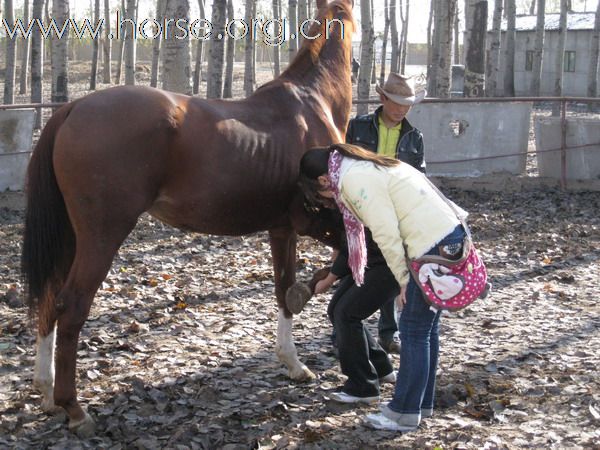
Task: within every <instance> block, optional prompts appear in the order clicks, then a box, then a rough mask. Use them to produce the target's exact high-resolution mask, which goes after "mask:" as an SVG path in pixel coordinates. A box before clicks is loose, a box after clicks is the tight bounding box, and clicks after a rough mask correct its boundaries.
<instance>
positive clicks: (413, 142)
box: [346, 106, 425, 172]
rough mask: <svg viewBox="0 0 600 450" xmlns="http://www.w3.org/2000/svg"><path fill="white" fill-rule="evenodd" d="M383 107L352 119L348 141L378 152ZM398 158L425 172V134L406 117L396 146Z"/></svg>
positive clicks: (349, 125) (347, 133)
mask: <svg viewBox="0 0 600 450" xmlns="http://www.w3.org/2000/svg"><path fill="white" fill-rule="evenodd" d="M382 108H383V107H382V106H380V107H379V108H377V109H376V110H375V112H373V113H372V114H365V115H362V116H356V117H355V118H354V119H352V120H350V123H349V124H348V131H347V132H346V143H348V144H356V145H360V146H361V147H364V148H367V149H369V150H372V151H374V152H376V151H377V145H378V144H379V114H381V110H382ZM396 159H399V160H400V161H404V162H406V163H408V164H410V165H411V166H413V167H414V168H415V169H418V170H420V171H421V172H425V158H424V152H423V134H422V133H421V132H420V131H419V130H418V129H417V128H415V127H413V126H412V125H411V124H410V123H409V122H408V120H406V118H404V120H402V130H401V131H400V139H398V145H397V147H396Z"/></svg>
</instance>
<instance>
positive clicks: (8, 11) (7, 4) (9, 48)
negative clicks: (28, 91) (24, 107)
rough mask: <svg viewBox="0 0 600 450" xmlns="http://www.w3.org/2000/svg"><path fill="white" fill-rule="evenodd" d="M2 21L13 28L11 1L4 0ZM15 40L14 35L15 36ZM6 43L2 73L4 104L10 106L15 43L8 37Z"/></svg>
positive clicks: (14, 70) (12, 100) (12, 91)
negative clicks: (3, 70) (3, 71)
mask: <svg viewBox="0 0 600 450" xmlns="http://www.w3.org/2000/svg"><path fill="white" fill-rule="evenodd" d="M4 19H5V20H6V22H7V23H8V24H9V25H10V27H11V28H12V27H14V23H15V16H14V10H13V1H12V0H4ZM15 38H16V35H15ZM5 41H6V59H5V67H6V69H5V73H4V104H5V105H10V104H12V103H14V102H15V76H16V66H17V64H16V60H17V52H16V50H17V49H16V45H15V44H16V41H15V39H11V38H10V37H8V36H6V37H5Z"/></svg>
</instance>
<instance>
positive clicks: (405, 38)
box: [399, 1, 410, 73]
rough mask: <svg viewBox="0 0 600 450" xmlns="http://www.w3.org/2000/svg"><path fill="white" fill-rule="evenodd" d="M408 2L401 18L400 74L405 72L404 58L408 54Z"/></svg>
mask: <svg viewBox="0 0 600 450" xmlns="http://www.w3.org/2000/svg"><path fill="white" fill-rule="evenodd" d="M409 17H410V1H407V2H406V14H405V15H404V17H403V18H402V39H401V42H402V43H401V44H400V45H401V47H400V55H401V56H400V70H399V72H400V73H404V72H405V71H406V58H407V54H408V24H409V23H410V20H409Z"/></svg>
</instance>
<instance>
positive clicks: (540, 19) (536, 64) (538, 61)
mask: <svg viewBox="0 0 600 450" xmlns="http://www.w3.org/2000/svg"><path fill="white" fill-rule="evenodd" d="M537 2H538V14H537V22H536V29H535V47H534V50H533V67H532V74H531V95H534V96H539V95H540V86H541V83H542V66H543V58H544V35H545V31H544V27H545V14H544V12H545V11H546V0H537ZM534 5H535V1H533V2H532V6H531V8H532V9H533V6H534Z"/></svg>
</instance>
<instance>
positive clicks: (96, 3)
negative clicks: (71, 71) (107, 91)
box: [90, 0, 100, 91]
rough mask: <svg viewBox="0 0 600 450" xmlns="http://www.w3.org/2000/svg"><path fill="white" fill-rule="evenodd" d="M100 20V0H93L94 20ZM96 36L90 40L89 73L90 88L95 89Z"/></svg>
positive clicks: (97, 54) (97, 46)
mask: <svg viewBox="0 0 600 450" xmlns="http://www.w3.org/2000/svg"><path fill="white" fill-rule="evenodd" d="M99 20H100V0H95V1H94V21H95V23H98V21H99ZM98 39H99V38H98V37H96V38H95V39H93V42H92V73H91V75H90V90H91V91H95V90H96V80H97V77H98V56H99V53H100V47H99V44H100V42H99V41H98Z"/></svg>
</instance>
